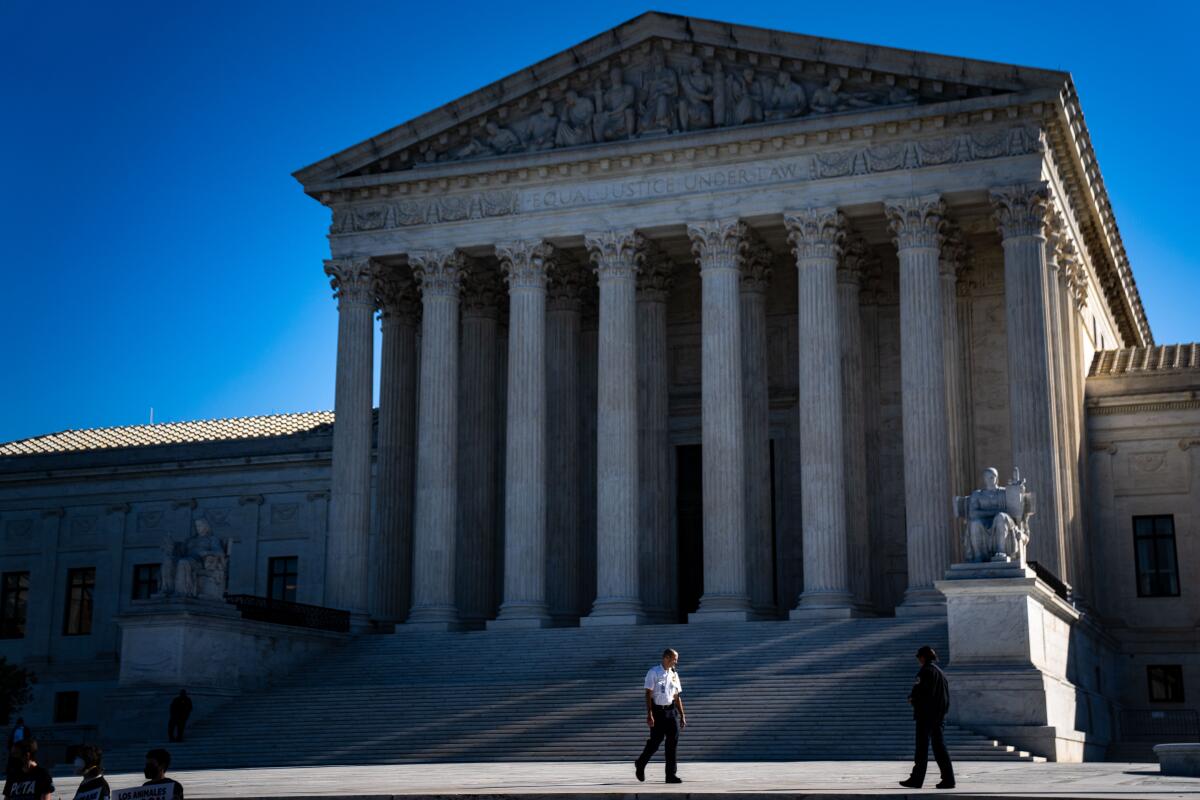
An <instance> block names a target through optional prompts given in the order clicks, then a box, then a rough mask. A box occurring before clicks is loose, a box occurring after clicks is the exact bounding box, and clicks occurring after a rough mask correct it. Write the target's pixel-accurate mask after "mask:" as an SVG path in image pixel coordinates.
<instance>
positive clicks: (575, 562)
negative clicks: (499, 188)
mask: <svg viewBox="0 0 1200 800" xmlns="http://www.w3.org/2000/svg"><path fill="white" fill-rule="evenodd" d="M549 277H550V283H549V296H550V301H549V304H548V307H547V308H548V310H547V312H546V350H547V352H546V372H547V380H548V387H547V390H548V392H549V395H548V415H547V420H546V423H547V426H548V431H547V441H548V446H547V464H548V468H549V474H548V480H549V482H550V483H549V486H548V489H549V496H548V499H547V509H546V512H547V529H546V596H547V600H548V602H549V605H550V616H551V618H552V619H553V620H554V622H555V623H556V624H574V622H575V621H576V620H578V619H579V605H580V604H579V575H580V564H579V556H580V542H579V522H580V511H579V443H580V438H581V430H580V427H579V356H580V325H581V319H582V310H583V301H582V295H583V287H584V274H583V270H581V269H580V267H579V265H578V264H576V263H574V262H573V261H569V260H566V259H563V258H559V259H558V260H557V262H556V263H555V264H554V269H553V270H551V272H550V276H549Z"/></svg>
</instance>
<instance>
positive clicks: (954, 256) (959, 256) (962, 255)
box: [938, 223, 969, 282]
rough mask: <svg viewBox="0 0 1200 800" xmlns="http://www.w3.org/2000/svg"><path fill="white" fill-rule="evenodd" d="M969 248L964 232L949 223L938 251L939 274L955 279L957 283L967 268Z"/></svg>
mask: <svg viewBox="0 0 1200 800" xmlns="http://www.w3.org/2000/svg"><path fill="white" fill-rule="evenodd" d="M968 252H969V248H968V246H967V244H966V242H964V241H963V237H962V231H961V230H960V229H959V227H958V226H957V225H955V224H953V223H947V224H946V228H945V233H944V234H943V237H942V246H941V249H940V250H939V251H938V274H939V275H941V276H942V277H943V278H953V279H954V280H955V281H956V282H957V280H958V278H959V276H960V275H961V274H962V272H963V270H964V269H965V267H966V263H967V255H968Z"/></svg>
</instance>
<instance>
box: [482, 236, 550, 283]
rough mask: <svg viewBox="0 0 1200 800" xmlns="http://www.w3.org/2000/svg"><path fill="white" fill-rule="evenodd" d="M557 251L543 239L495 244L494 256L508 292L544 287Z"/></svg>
mask: <svg viewBox="0 0 1200 800" xmlns="http://www.w3.org/2000/svg"><path fill="white" fill-rule="evenodd" d="M557 255H558V251H557V248H555V247H554V245H552V244H550V243H549V242H547V241H545V240H544V239H521V240H517V241H513V242H500V243H497V244H496V256H497V257H498V258H499V259H500V269H501V271H502V272H503V273H504V280H505V282H507V283H508V290H509V291H510V292H512V291H515V290H517V289H545V288H546V283H547V282H548V280H549V271H550V268H551V264H552V263H553V261H554V259H555V258H556V257H557Z"/></svg>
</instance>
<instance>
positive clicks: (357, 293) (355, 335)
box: [325, 259, 375, 619]
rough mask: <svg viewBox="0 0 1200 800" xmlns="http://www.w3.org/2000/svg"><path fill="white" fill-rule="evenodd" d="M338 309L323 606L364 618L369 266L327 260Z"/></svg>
mask: <svg viewBox="0 0 1200 800" xmlns="http://www.w3.org/2000/svg"><path fill="white" fill-rule="evenodd" d="M325 273H326V274H327V275H329V276H330V284H331V285H332V286H333V289H334V293H335V296H336V297H337V304H338V344H337V379H336V380H337V383H336V386H335V390H334V401H333V409H334V426H333V467H332V472H333V474H332V476H331V481H330V493H329V494H330V496H329V533H328V544H327V550H326V557H325V587H326V588H325V604H326V605H328V606H331V607H333V608H343V609H347V610H349V611H350V612H351V614H353V615H356V616H357V617H359V618H360V619H363V618H365V617H366V615H367V613H368V607H367V586H368V578H369V572H368V569H367V555H368V552H369V539H370V532H371V425H372V420H371V399H372V398H371V395H372V374H371V373H372V349H373V347H374V336H375V331H374V319H373V317H374V315H375V298H374V294H373V285H374V278H375V270H374V267H373V266H372V264H371V263H370V261H369V260H368V259H346V260H339V261H326V262H325Z"/></svg>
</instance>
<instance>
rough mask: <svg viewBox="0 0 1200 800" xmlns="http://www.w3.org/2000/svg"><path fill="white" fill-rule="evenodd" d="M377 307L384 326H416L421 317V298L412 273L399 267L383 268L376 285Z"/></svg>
mask: <svg viewBox="0 0 1200 800" xmlns="http://www.w3.org/2000/svg"><path fill="white" fill-rule="evenodd" d="M374 290H375V307H376V308H378V309H379V316H380V318H381V319H383V321H384V324H387V323H388V322H397V323H400V324H405V325H412V324H415V323H416V321H417V319H418V318H419V317H420V315H421V298H420V295H419V292H418V291H417V282H416V281H415V280H414V279H413V276H412V274H411V273H409V272H406V271H404V270H403V269H401V268H399V267H387V268H381V269H380V270H379V271H378V275H377V277H376V280H375V283H374Z"/></svg>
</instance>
